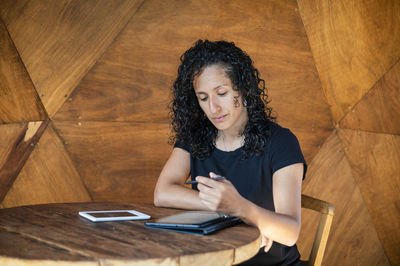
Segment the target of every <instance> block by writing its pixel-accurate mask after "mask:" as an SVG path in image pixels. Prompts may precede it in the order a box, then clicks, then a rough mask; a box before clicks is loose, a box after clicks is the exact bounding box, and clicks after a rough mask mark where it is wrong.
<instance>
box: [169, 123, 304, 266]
mask: <svg viewBox="0 0 400 266" xmlns="http://www.w3.org/2000/svg"><path fill="white" fill-rule="evenodd" d="M270 132H271V134H270V136H269V138H268V141H267V143H266V145H265V147H264V154H263V155H262V156H256V155H253V156H250V157H248V158H246V159H244V158H243V156H242V148H239V149H237V150H234V151H231V152H225V151H222V150H219V149H217V148H214V150H213V151H212V152H211V155H210V156H209V157H207V158H205V159H198V158H196V157H193V156H190V175H191V177H192V179H193V180H194V179H195V178H196V176H199V175H201V176H209V173H210V172H214V173H216V174H218V175H222V176H225V177H226V178H227V179H228V180H229V181H230V182H232V184H233V185H234V186H235V188H236V189H237V190H238V192H239V193H240V194H241V195H242V196H243V197H244V198H246V199H248V200H249V201H251V202H253V203H255V204H257V205H258V206H260V207H263V208H265V209H267V210H271V211H275V207H274V199H273V194H272V175H273V174H274V173H275V172H276V171H277V170H279V169H281V168H283V167H285V166H288V165H291V164H295V163H303V164H304V175H303V179H304V177H305V173H306V170H307V165H306V163H305V160H304V157H303V154H302V152H301V149H300V145H299V142H298V141H297V138H296V136H295V135H294V134H293V133H292V132H291V131H290V130H289V129H286V128H282V127H280V126H279V125H278V124H275V123H271V124H270ZM175 147H177V148H181V149H184V150H186V151H188V152H189V153H191V150H190V146H189V145H188V144H187V143H185V142H181V141H177V142H176V144H175ZM193 189H197V186H196V185H194V186H193ZM260 259H261V261H262V262H261V261H259V260H260ZM298 259H299V253H298V251H297V247H296V245H294V246H293V247H287V246H284V245H282V244H279V243H276V242H274V243H273V245H272V247H271V249H270V251H269V252H267V253H265V252H264V251H263V249H261V250H260V252H259V253H258V254H257V255H256V256H255V257H254V258H253V259H251V260H250V261H248V263H250V262H255V263H257V265H289V264H291V263H293V262H294V261H296V260H298ZM260 263H262V264H260ZM254 265H256V264H254Z"/></svg>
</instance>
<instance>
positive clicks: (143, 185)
mask: <svg viewBox="0 0 400 266" xmlns="http://www.w3.org/2000/svg"><path fill="white" fill-rule="evenodd" d="M55 128H56V130H57V131H58V132H59V134H60V136H61V138H62V139H63V141H64V144H65V145H66V148H67V150H68V151H69V153H70V154H71V157H72V160H73V162H74V164H75V165H76V167H77V170H78V172H79V174H80V176H81V177H82V179H83V181H84V183H85V185H86V187H87V188H88V189H89V193H90V195H91V196H92V198H93V200H94V201H128V202H129V201H136V202H149V203H150V202H153V191H154V187H155V184H156V181H157V178H158V176H159V174H160V172H161V169H162V167H163V166H164V164H165V162H166V160H167V158H168V155H169V154H170V152H171V151H172V147H171V146H169V145H168V144H167V142H168V133H169V125H168V124H152V123H146V124H141V123H121V122H79V123H74V122H55Z"/></svg>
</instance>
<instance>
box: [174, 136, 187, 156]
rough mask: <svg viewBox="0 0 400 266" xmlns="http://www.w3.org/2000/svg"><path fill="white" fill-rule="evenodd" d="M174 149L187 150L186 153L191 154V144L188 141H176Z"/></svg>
mask: <svg viewBox="0 0 400 266" xmlns="http://www.w3.org/2000/svg"><path fill="white" fill-rule="evenodd" d="M174 148H181V149H183V150H185V151H187V152H189V153H190V146H189V144H188V143H187V142H186V141H183V140H180V139H177V140H176V142H175V144H174Z"/></svg>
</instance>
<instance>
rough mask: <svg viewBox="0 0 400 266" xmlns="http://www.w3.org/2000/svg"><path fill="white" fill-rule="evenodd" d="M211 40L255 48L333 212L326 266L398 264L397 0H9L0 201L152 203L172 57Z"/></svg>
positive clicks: (4, 13) (0, 115)
mask: <svg viewBox="0 0 400 266" xmlns="http://www.w3.org/2000/svg"><path fill="white" fill-rule="evenodd" d="M206 38H207V39H210V40H218V39H225V40H229V41H234V42H235V43H236V44H237V45H238V46H239V47H241V48H242V49H244V50H245V51H247V52H248V53H249V54H250V56H251V57H252V58H253V60H254V61H255V65H256V67H257V68H258V69H259V70H260V72H261V75H262V77H263V78H264V79H265V80H266V82H267V87H268V88H269V95H270V97H271V99H272V102H271V105H272V107H273V108H274V110H275V112H276V114H277V115H278V121H279V122H280V124H282V125H283V126H286V127H289V128H290V129H292V131H293V132H294V133H295V134H296V135H297V136H298V138H299V140H300V143H301V146H302V149H303V151H304V153H305V156H306V159H307V161H308V164H309V172H308V176H307V179H306V180H305V182H304V186H303V193H305V194H307V195H310V196H314V197H318V198H321V199H324V200H327V201H330V202H332V203H333V204H334V205H335V208H336V212H335V217H334V220H333V226H332V231H331V234H330V238H329V241H328V246H327V250H326V253H325V258H324V265H343V264H345V265H377V264H379V265H389V264H392V265H399V264H400V193H399V192H400V152H399V151H400V118H399V117H400V101H399V91H400V85H399V84H400V62H399V58H400V1H398V0H382V1H372V0H369V1H365V0H337V1H324V0H298V1H296V0H285V1H280V0H276V1H262V0H260V1H240V0H234V1H231V0H225V1H222V0H221V1H212V0H209V1H207V0H196V1H194V0H193V1H183V0H181V1H180V0H170V1H161V0H113V1H108V0H88V1H77V0H60V1H52V0H30V1H28V0H2V1H1V2H0V206H1V207H3V208H6V207H11V206H18V205H26V204H37V203H50V202H84V201H125V202H129V201H132V202H152V200H153V188H154V185H155V183H156V180H157V177H158V174H159V172H160V170H161V168H162V166H163V164H164V163H165V161H166V159H167V157H168V155H169V153H170V152H171V149H172V148H171V146H169V145H168V144H167V140H168V134H169V120H168V109H167V106H168V103H169V101H170V94H169V93H170V88H171V85H172V82H173V80H174V78H175V76H176V72H177V66H178V64H179V61H178V58H179V56H180V55H181V54H182V53H183V52H184V51H185V50H186V49H187V48H188V47H190V46H191V45H192V44H193V43H194V42H195V41H196V40H198V39H206ZM316 223H317V216H316V215H315V214H313V213H308V212H306V211H305V212H304V213H303V226H302V232H301V236H300V239H299V241H298V245H299V248H300V250H301V252H302V254H303V255H304V256H305V257H306V256H307V254H308V253H309V250H310V247H311V246H310V245H311V241H312V237H311V234H312V233H313V232H314V231H315V227H316Z"/></svg>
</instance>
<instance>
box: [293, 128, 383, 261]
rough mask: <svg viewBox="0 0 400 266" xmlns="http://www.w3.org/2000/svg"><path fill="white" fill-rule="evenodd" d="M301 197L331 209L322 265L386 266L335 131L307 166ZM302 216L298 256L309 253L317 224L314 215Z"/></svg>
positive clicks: (365, 207)
mask: <svg viewBox="0 0 400 266" xmlns="http://www.w3.org/2000/svg"><path fill="white" fill-rule="evenodd" d="M303 194H306V195H310V196H312V197H315V198H319V199H323V200H326V201H328V202H331V203H332V204H333V205H334V207H335V216H334V217H333V224H332V228H331V233H330V235H329V238H328V244H327V247H326V250H325V255H324V259H323V265H389V261H388V259H387V257H386V255H385V252H384V249H383V247H382V244H381V243H380V240H379V237H378V234H377V231H376V230H375V227H374V223H373V219H372V218H371V216H370V214H369V212H368V208H367V206H366V204H365V202H364V200H363V197H362V195H361V192H360V189H359V188H358V186H357V183H356V182H355V180H354V177H353V174H352V168H351V166H350V164H349V162H348V160H347V158H346V156H345V152H344V148H343V146H342V144H341V141H340V139H339V137H338V136H337V133H336V131H334V132H333V133H332V135H331V136H330V137H329V138H328V139H327V141H326V142H325V144H324V145H323V146H322V148H321V150H320V152H319V153H318V155H316V157H315V158H314V160H313V162H312V163H311V164H310V166H309V171H308V174H307V178H306V180H305V181H304V184H303ZM305 214H306V215H305V216H303V217H302V228H301V234H300V238H299V240H298V246H299V250H300V253H301V254H302V256H308V254H309V252H310V250H311V245H312V241H313V237H312V236H314V232H315V230H316V226H317V223H318V217H316V216H314V214H312V215H310V214H309V213H305ZM305 258H306V257H305Z"/></svg>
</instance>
